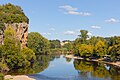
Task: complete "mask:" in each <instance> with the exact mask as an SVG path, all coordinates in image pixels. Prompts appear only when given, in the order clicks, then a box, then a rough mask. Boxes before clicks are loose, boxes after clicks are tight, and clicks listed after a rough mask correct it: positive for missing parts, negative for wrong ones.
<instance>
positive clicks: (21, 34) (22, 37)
mask: <svg viewBox="0 0 120 80" xmlns="http://www.w3.org/2000/svg"><path fill="white" fill-rule="evenodd" d="M9 25H10V26H12V27H13V29H14V30H15V31H16V35H17V36H16V37H17V38H18V40H19V41H20V42H21V47H22V48H23V47H26V44H27V38H28V24H27V23H12V24H6V23H5V29H7V27H8V26H9ZM5 29H4V30H5ZM4 30H3V31H2V30H0V45H2V44H3V43H4Z"/></svg>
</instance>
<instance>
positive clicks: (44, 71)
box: [12, 55, 120, 80]
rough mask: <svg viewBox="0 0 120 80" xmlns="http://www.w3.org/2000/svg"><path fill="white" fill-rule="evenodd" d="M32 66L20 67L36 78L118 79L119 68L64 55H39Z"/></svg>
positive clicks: (41, 79)
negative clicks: (28, 67)
mask: <svg viewBox="0 0 120 80" xmlns="http://www.w3.org/2000/svg"><path fill="white" fill-rule="evenodd" d="M37 59H38V62H36V63H35V64H34V67H33V68H30V69H20V70H17V71H16V72H12V73H13V74H14V75H15V74H21V75H23V74H26V75H28V76H29V77H31V78H34V79H36V80H120V68H118V67H116V66H112V65H107V64H102V63H98V62H88V61H85V60H75V59H69V58H65V57H64V55H57V56H53V55H52V56H45V55H44V56H39V57H38V58H37Z"/></svg>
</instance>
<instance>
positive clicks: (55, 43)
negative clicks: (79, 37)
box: [50, 40, 61, 49]
mask: <svg viewBox="0 0 120 80" xmlns="http://www.w3.org/2000/svg"><path fill="white" fill-rule="evenodd" d="M50 48H51V49H55V48H61V44H60V40H50Z"/></svg>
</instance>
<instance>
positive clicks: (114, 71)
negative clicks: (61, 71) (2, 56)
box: [74, 60, 120, 80]
mask: <svg viewBox="0 0 120 80" xmlns="http://www.w3.org/2000/svg"><path fill="white" fill-rule="evenodd" d="M74 67H75V69H76V70H77V71H78V74H79V76H80V77H84V78H85V79H88V78H89V77H98V78H102V79H105V80H106V79H110V80H120V68H118V67H115V66H111V65H106V64H103V63H98V62H88V61H85V60H74Z"/></svg>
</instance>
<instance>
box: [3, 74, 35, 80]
mask: <svg viewBox="0 0 120 80" xmlns="http://www.w3.org/2000/svg"><path fill="white" fill-rule="evenodd" d="M4 78H5V80H35V79H33V78H30V77H28V76H26V75H17V76H11V75H5V77H4Z"/></svg>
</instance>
